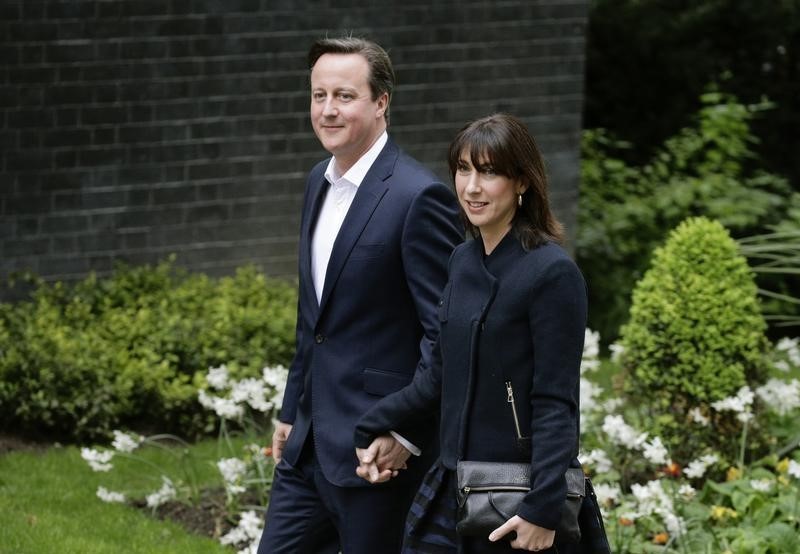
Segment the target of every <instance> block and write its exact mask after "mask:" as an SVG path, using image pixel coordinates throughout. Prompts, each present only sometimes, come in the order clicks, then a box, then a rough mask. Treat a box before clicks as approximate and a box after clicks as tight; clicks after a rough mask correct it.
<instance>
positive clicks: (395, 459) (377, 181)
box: [258, 37, 463, 554]
mask: <svg viewBox="0 0 800 554" xmlns="http://www.w3.org/2000/svg"><path fill="white" fill-rule="evenodd" d="M309 67H310V68H311V122H312V125H313V127H314V132H315V133H316V135H317V137H318V138H319V140H320V142H321V143H322V146H323V147H324V148H325V149H326V150H327V151H328V152H330V153H331V154H332V157H331V158H329V159H327V160H324V161H322V162H320V163H319V164H317V166H316V167H314V168H313V169H312V170H311V173H310V174H309V176H308V180H307V183H306V191H305V198H304V201H303V212H302V219H301V228H300V245H299V299H298V310H297V351H296V354H295V358H294V361H293V362H292V365H291V367H290V370H289V379H288V382H287V386H286V392H285V395H284V402H283V407H282V408H281V412H280V416H279V422H278V423H277V424H276V428H275V433H274V435H273V439H272V447H273V454H274V456H275V460H276V462H277V466H276V469H275V478H274V481H273V486H272V493H271V497H270V503H269V509H268V512H267V516H266V528H265V530H264V534H263V535H262V537H261V543H260V546H259V550H258V551H259V554H283V553H300V552H319V551H322V550H325V549H324V548H323V547H322V546H319V545H318V544H317V545H315V544H314V541H315V540H316V539H315V535H317V534H318V532H319V529H320V528H321V527H324V526H325V525H332V526H333V528H335V530H336V536H337V538H338V543H339V545H340V548H341V550H342V552H343V553H344V554H377V553H380V554H386V553H388V554H391V553H393V552H399V550H400V544H401V541H402V535H403V523H404V520H405V515H406V512H407V511H408V508H409V506H410V504H411V500H412V498H413V495H414V493H415V492H416V489H417V486H418V485H419V482H420V480H421V478H422V476H423V475H424V473H425V471H426V470H427V469H428V467H429V466H430V464H431V463H432V462H433V460H434V459H435V454H436V450H437V449H436V447H435V443H434V442H431V441H432V439H434V438H435V433H436V423H435V421H434V420H424V421H422V420H421V421H417V422H414V425H413V426H409V427H408V428H404V429H397V430H395V432H394V433H393V434H392V438H389V439H386V440H388V441H389V442H388V443H387V444H384V445H383V447H382V448H381V449H380V450H379V451H378V452H379V457H378V459H377V460H376V462H377V464H378V466H379V467H380V468H381V469H382V470H392V471H395V472H399V473H400V475H399V477H398V478H396V479H392V480H391V481H390V482H388V483H386V484H384V485H380V486H377V487H376V486H371V485H370V484H369V483H368V482H367V481H365V480H363V479H361V478H359V477H358V476H357V475H356V472H355V471H356V467H357V466H358V460H357V459H356V457H355V454H354V452H353V430H354V427H355V423H356V421H357V420H358V419H359V417H360V416H361V415H362V414H364V413H365V412H366V411H367V409H369V408H370V406H372V405H373V404H374V403H375V402H376V401H378V400H379V399H380V398H382V397H383V396H385V395H387V394H389V393H391V392H394V391H396V390H398V389H400V388H402V387H403V386H404V385H406V384H407V383H409V382H410V381H411V380H412V378H413V375H414V372H415V371H420V370H422V369H424V368H425V367H427V365H428V364H429V361H430V355H431V349H432V347H433V344H434V341H435V340H436V335H437V333H438V323H437V321H438V320H437V313H436V310H437V303H438V300H439V296H440V293H441V290H442V288H443V287H444V284H445V282H446V266H447V260H448V258H449V256H450V253H451V251H452V250H453V248H454V247H455V245H456V244H458V243H459V242H461V241H462V239H463V230H462V226H461V223H460V221H459V211H458V205H457V203H456V199H455V196H454V194H453V193H452V191H451V190H450V188H449V187H448V186H446V185H444V184H443V183H442V182H441V181H439V180H438V179H437V178H436V177H435V176H434V175H433V174H432V173H431V172H430V171H429V170H427V169H426V168H425V167H423V166H422V165H420V164H419V163H418V162H417V161H415V160H414V159H413V158H411V157H409V156H408V155H407V154H405V153H404V152H403V151H402V150H401V149H400V148H399V147H398V146H397V145H396V144H395V143H394V142H393V141H392V139H391V138H389V136H388V134H387V131H386V129H387V126H388V121H389V103H390V100H391V95H392V90H393V88H394V70H393V69H392V65H391V61H390V60H389V57H388V55H387V54H386V52H385V51H384V50H383V49H382V48H381V47H380V46H378V45H377V44H375V43H373V42H370V41H367V40H363V39H359V38H352V37H347V38H341V39H321V40H318V41H317V42H315V43H314V44H313V45H312V47H311V50H310V51H309ZM419 447H421V448H422V455H421V456H420V455H418V456H414V457H411V458H410V459H409V460H408V462H407V465H406V463H405V460H406V459H407V457H408V452H409V451H412V452H414V453H416V454H419V452H418V451H417V448H419ZM401 470H402V471H401ZM326 551H327V550H326Z"/></svg>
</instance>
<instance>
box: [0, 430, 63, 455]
mask: <svg viewBox="0 0 800 554" xmlns="http://www.w3.org/2000/svg"><path fill="white" fill-rule="evenodd" d="M52 446H53V443H52V442H37V441H33V440H30V439H23V438H20V437H15V436H12V435H6V434H3V433H0V456H2V455H3V454H8V453H9V452H17V451H20V450H22V451H26V452H31V451H34V452H43V451H45V450H47V449H48V448H51V447H52Z"/></svg>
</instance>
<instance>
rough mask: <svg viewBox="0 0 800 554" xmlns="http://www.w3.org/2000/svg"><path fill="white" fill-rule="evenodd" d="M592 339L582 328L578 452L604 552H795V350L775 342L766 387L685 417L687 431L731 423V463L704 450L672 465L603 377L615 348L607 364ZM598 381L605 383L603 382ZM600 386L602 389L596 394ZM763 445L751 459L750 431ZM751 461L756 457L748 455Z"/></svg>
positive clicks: (744, 390)
mask: <svg viewBox="0 0 800 554" xmlns="http://www.w3.org/2000/svg"><path fill="white" fill-rule="evenodd" d="M598 343H599V336H598V334H597V333H594V332H591V331H589V330H587V333H586V346H585V349H584V361H583V364H582V368H581V369H582V382H581V421H582V445H581V446H582V451H581V454H580V460H581V462H582V463H583V465H584V468H585V470H586V472H587V474H589V475H591V477H592V480H593V482H594V485H595V491H596V493H597V496H598V500H599V501H600V503H601V506H602V508H603V512H604V516H605V517H604V519H605V521H606V526H607V530H608V533H609V539H610V540H611V543H612V551H613V552H617V553H619V554H625V553H631V554H632V553H637V554H638V553H648V552H680V553H696V552H708V553H711V552H714V553H717V552H719V553H726V554H742V553H745V554H746V553H759V554H772V553H775V554H777V553H786V552H798V546H797V539H796V536H797V530H798V525H799V524H800V505H799V504H798V500H800V463H798V444H799V443H800V439H798V436H799V435H800V419H798V417H797V416H798V409H799V408H800V383H799V382H798V376H799V375H800V347H799V346H798V340H797V339H788V338H786V339H782V340H781V341H780V342H779V343H778V344H777V345H776V347H775V348H774V349H773V350H772V352H770V353H769V354H768V356H767V362H768V365H769V366H770V368H771V375H770V376H769V379H768V380H767V381H766V382H765V383H764V384H762V385H760V386H751V385H748V384H746V385H743V386H741V387H740V388H739V389H738V390H736V391H735V392H734V393H733V394H732V395H730V396H728V397H725V398H722V399H720V400H718V401H715V402H713V403H711V404H710V405H709V407H708V410H707V411H700V410H698V409H697V407H696V406H690V407H689V408H688V410H687V416H688V419H689V420H690V421H691V425H689V426H687V428H686V430H685V432H686V433H687V435H688V434H690V433H693V432H694V427H695V426H696V427H700V428H705V427H707V426H711V425H712V424H713V421H715V420H716V419H717V416H719V415H720V414H731V415H733V416H734V420H735V421H737V422H738V423H739V430H738V433H737V434H734V435H732V436H730V437H728V440H730V441H732V442H733V443H734V444H736V446H737V450H738V453H739V454H738V457H737V459H735V460H729V459H727V458H726V457H725V456H723V455H722V454H721V453H720V452H717V451H715V450H714V449H713V448H712V447H711V446H710V445H707V444H706V445H700V447H699V448H698V450H697V451H696V452H694V456H693V457H692V458H691V459H689V460H688V461H686V462H683V463H678V462H676V461H675V460H673V455H672V453H671V452H670V450H669V449H668V448H667V446H665V443H664V442H663V441H662V439H661V437H659V436H658V435H657V434H654V433H653V432H652V431H651V429H652V426H648V425H647V413H648V409H647V407H646V406H645V405H644V404H645V403H643V402H642V399H641V398H638V399H636V400H635V401H634V400H631V399H630V398H628V399H627V400H626V399H624V398H621V397H620V396H618V395H617V394H616V392H615V391H614V385H613V380H612V381H611V383H610V385H611V386H609V384H607V383H603V384H600V381H602V380H603V377H604V376H607V375H615V374H616V375H619V372H620V367H619V362H618V360H619V355H620V353H621V347H620V346H619V345H613V346H612V348H611V352H612V355H611V358H610V359H608V360H601V359H600V358H599V356H598V351H599V348H598ZM606 381H609V380H608V379H607V378H606ZM604 385H605V386H604ZM753 426H759V427H760V428H761V429H762V430H763V434H764V435H765V436H768V437H771V439H772V442H771V444H770V449H769V452H767V453H766V454H765V455H763V456H761V457H758V456H757V454H758V453H760V452H761V448H762V447H760V446H759V447H758V448H754V447H753V445H752V444H750V441H749V440H748V429H749V428H751V427H753ZM754 454H755V455H754Z"/></svg>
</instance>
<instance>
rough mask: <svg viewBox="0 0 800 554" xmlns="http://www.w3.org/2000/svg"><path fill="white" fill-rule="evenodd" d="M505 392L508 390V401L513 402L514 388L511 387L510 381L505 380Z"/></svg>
mask: <svg viewBox="0 0 800 554" xmlns="http://www.w3.org/2000/svg"><path fill="white" fill-rule="evenodd" d="M506 392H508V402H509V403H513V402H514V389H512V388H511V381H506Z"/></svg>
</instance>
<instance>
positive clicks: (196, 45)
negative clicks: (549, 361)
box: [0, 0, 588, 280]
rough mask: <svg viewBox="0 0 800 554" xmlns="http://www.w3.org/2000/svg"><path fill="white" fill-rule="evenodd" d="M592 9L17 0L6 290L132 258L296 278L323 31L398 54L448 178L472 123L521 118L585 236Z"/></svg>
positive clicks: (1, 258)
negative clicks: (454, 147) (311, 90)
mask: <svg viewBox="0 0 800 554" xmlns="http://www.w3.org/2000/svg"><path fill="white" fill-rule="evenodd" d="M587 4H588V0H575V1H567V0H550V1H531V0H521V1H492V0H485V1H467V2H451V1H442V2H430V0H425V1H421V0H391V1H382V2H372V1H367V0H350V1H340V2H333V1H313V0H291V1H290V0H65V1H49V0H48V1H42V0H20V1H13V0H4V1H3V2H2V3H0V41H1V42H0V277H2V276H5V275H7V274H9V273H10V272H12V271H15V270H22V269H28V270H33V271H35V272H37V273H39V274H40V275H42V276H44V277H46V278H48V279H67V280H68V279H74V278H79V277H82V276H83V275H85V274H86V273H87V272H88V271H90V270H95V271H98V272H101V273H102V272H106V271H108V270H109V269H110V268H111V267H112V264H113V262H114V260H116V259H121V260H125V261H128V262H131V263H141V262H153V261H157V260H159V259H162V258H164V257H165V256H167V255H168V254H170V253H173V252H174V253H176V254H177V260H178V263H179V264H180V265H184V266H187V267H190V268H192V269H196V270H203V271H206V272H208V273H210V274H213V275H220V274H226V273H229V272H231V270H232V269H233V268H234V267H236V266H238V265H241V264H244V263H246V262H255V263H257V264H258V265H259V266H260V267H261V268H262V269H263V270H265V271H266V272H267V273H270V274H273V275H279V276H288V277H294V275H295V269H296V268H295V263H296V262H295V260H296V254H295V253H296V245H297V228H298V218H299V211H300V202H301V196H302V189H303V183H304V175H305V173H306V172H307V171H308V169H310V167H311V166H312V165H313V163H314V162H316V161H317V160H319V159H321V158H322V157H323V156H324V155H325V153H324V152H323V151H322V150H321V148H320V146H319V145H318V143H317V141H316V139H315V137H314V135H313V132H312V131H311V126H310V124H309V122H308V116H307V110H308V92H307V88H308V87H307V70H306V68H305V54H306V51H307V48H308V46H309V44H310V42H311V41H312V40H313V39H314V38H317V37H319V36H323V35H325V34H326V33H328V34H331V35H338V34H340V33H341V32H343V31H353V32H354V33H355V34H361V35H366V36H369V37H371V38H374V39H376V40H377V41H378V42H380V43H381V44H382V45H384V46H385V47H386V48H387V49H388V50H389V51H390V54H391V56H392V59H393V61H394V63H395V67H396V71H397V74H398V80H399V86H398V88H397V90H396V94H395V97H394V100H393V104H392V125H391V127H390V132H391V133H392V135H393V136H394V137H395V139H396V140H397V141H398V142H399V143H400V145H401V146H403V147H404V148H405V149H406V150H408V151H409V152H410V153H412V154H413V155H415V156H416V157H418V158H419V159H420V160H422V161H423V162H425V163H427V164H429V165H430V166H432V167H433V168H434V169H435V170H436V171H437V172H438V173H440V175H442V177H443V178H444V177H446V176H447V175H446V171H445V165H444V158H445V152H446V148H447V144H448V141H449V140H450V139H451V138H452V136H453V135H454V133H455V131H456V130H457V129H458V128H459V127H460V126H461V125H462V124H463V123H464V122H465V121H466V120H468V119H471V118H474V117H478V116H481V115H485V114H488V113H491V112H493V111H498V110H502V111H508V112H511V113H514V114H516V115H519V116H521V117H523V118H524V119H525V121H526V122H527V123H528V124H529V125H530V127H531V129H532V130H533V131H534V133H535V135H536V136H537V138H538V140H539V143H540V145H541V147H542V149H543V151H544V152H545V156H546V158H547V161H548V165H549V170H550V175H551V179H552V188H553V203H554V206H555V208H556V210H557V211H558V213H559V214H560V215H561V217H562V219H563V220H564V221H565V223H567V225H568V227H569V228H570V229H572V230H573V231H574V220H575V217H574V215H575V214H574V212H575V206H576V203H577V190H578V189H577V186H578V136H579V129H580V114H581V108H582V92H583V63H584V40H585V39H584V28H585V24H586V17H587Z"/></svg>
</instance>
